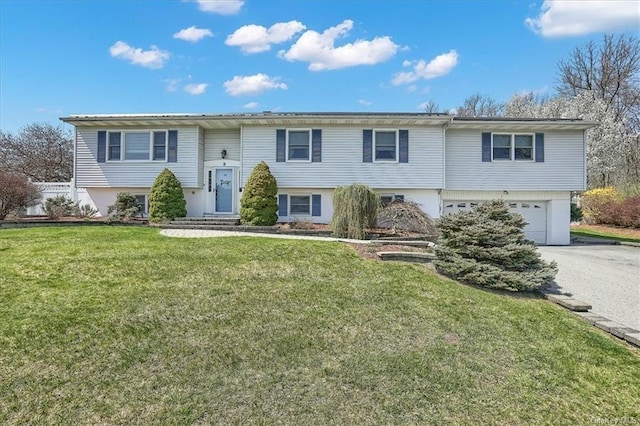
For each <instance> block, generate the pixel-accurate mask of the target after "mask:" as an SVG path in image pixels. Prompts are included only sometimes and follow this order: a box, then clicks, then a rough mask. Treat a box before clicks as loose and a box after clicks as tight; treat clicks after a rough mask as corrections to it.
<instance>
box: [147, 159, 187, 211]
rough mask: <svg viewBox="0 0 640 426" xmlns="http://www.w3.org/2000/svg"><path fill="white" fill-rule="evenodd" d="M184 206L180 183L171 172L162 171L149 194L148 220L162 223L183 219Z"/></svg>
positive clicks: (185, 204)
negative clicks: (177, 218)
mask: <svg viewBox="0 0 640 426" xmlns="http://www.w3.org/2000/svg"><path fill="white" fill-rule="evenodd" d="M186 206H187V202H186V201H185V199H184V192H183V191H182V185H181V184H180V181H179V180H178V178H177V177H176V175H174V174H173V172H171V170H169V169H164V170H163V171H162V173H160V174H159V175H158V177H157V178H156V180H155V182H153V186H152V187H151V192H150V193H149V220H150V221H151V222H162V221H164V220H173V219H175V218H176V217H184V216H186V215H187V209H186Z"/></svg>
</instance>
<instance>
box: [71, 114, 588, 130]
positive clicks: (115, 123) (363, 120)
mask: <svg viewBox="0 0 640 426" xmlns="http://www.w3.org/2000/svg"><path fill="white" fill-rule="evenodd" d="M60 120H62V121H64V122H65V123H70V124H73V125H76V126H83V127H85V126H86V127H131V126H150V127H152V126H163V127H166V126H169V127H172V126H176V127H177V126H200V127H203V128H205V129H232V128H239V127H241V126H274V125H275V126H314V125H347V126H351V125H357V126H447V127H448V128H456V129H480V128H482V129H487V128H491V129H492V130H495V131H500V130H509V129H517V128H524V127H526V128H532V127H534V128H544V129H556V130H583V129H588V128H590V127H593V126H596V125H597V124H598V122H595V121H584V120H581V119H559V118H544V119H540V118H505V117H452V116H450V115H448V114H434V113H403V112H276V113H274V112H271V111H264V112H261V113H241V114H184V113H162V114H153V113H150V114H93V115H89V114H78V115H69V116H67V117H60ZM488 124H490V126H488Z"/></svg>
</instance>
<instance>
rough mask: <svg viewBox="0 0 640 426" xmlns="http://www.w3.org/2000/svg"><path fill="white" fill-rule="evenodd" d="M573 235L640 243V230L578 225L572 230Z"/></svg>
mask: <svg viewBox="0 0 640 426" xmlns="http://www.w3.org/2000/svg"><path fill="white" fill-rule="evenodd" d="M571 233H572V234H574V235H579V236H583V237H595V238H606V239H609V240H615V241H629V242H634V243H640V229H633V228H616V227H613V226H604V225H578V226H573V227H572V228H571Z"/></svg>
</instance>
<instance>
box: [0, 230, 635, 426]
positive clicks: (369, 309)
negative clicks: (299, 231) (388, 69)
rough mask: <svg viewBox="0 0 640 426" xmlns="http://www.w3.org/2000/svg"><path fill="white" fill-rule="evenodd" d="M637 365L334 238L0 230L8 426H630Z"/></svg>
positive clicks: (584, 330)
mask: <svg viewBox="0 0 640 426" xmlns="http://www.w3.org/2000/svg"><path fill="white" fill-rule="evenodd" d="M638 383H640V357H639V356H638V352H637V351H634V350H631V349H629V348H628V347H625V346H624V345H623V344H621V343H619V342H618V341H615V339H613V338H611V337H608V336H606V335H604V334H603V333H600V332H598V331H596V330H594V329H593V328H592V327H591V326H589V325H588V324H587V323H586V322H583V321H582V320H580V319H578V318H576V317H574V316H573V315H571V314H569V313H567V312H565V311H564V310H563V309H562V308H559V307H557V306H556V305H554V304H552V303H550V302H547V301H545V300H543V299H541V298H538V297H535V296H522V297H516V296H513V295H506V294H497V293H493V292H488V291H482V290H478V289H474V288H469V287H466V286H462V285H459V284H457V283H455V282H452V281H449V280H446V279H442V278H441V277H439V276H437V275H435V274H434V273H431V272H429V271H428V270H426V269H425V268H423V267H420V266H416V265H411V264H403V263H382V262H376V261H372V260H366V259H363V258H361V257H359V256H358V255H357V254H356V252H355V251H354V250H353V249H352V248H351V247H349V246H347V245H343V244H340V243H330V242H311V241H292V240H276V239H267V238H246V237H243V238H222V239H173V238H167V237H163V236H161V235H159V234H158V231H157V230H153V229H148V228H137V227H136V228H129V227H122V228H118V227H96V228H93V227H91V228H88V227H87V228H84V227H82V228H43V229H15V230H0V423H2V424H6V423H20V424H25V423H29V424H41V423H46V424H87V423H91V424H95V423H109V424H113V423H118V424H123V423H135V424H191V423H203V424H209V423H249V424H253V423H276V422H279V423H286V424H290V423H297V424H326V423H334V424H354V423H357V424H362V423H383V424H389V423H395V424H406V423H414V424H415V423H433V424H443V423H459V424H487V423H493V424H522V423H528V424H539V423H542V424H545V423H546V424H584V423H589V422H593V421H595V420H594V419H596V420H597V419H609V420H611V419H633V420H636V421H640V418H639V417H638V416H639V409H638V401H640V387H639V386H638Z"/></svg>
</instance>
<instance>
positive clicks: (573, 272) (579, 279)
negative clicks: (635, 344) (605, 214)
mask: <svg viewBox="0 0 640 426" xmlns="http://www.w3.org/2000/svg"><path fill="white" fill-rule="evenodd" d="M539 250H540V253H541V254H542V257H543V258H544V259H547V260H555V261H556V262H558V268H559V272H558V275H557V276H556V284H557V290H558V291H559V292H560V293H563V294H569V295H571V296H572V297H574V298H575V299H578V300H580V301H583V302H586V303H589V304H590V305H591V306H593V309H592V310H591V312H594V313H596V314H599V315H602V316H603V317H606V318H608V319H610V320H613V321H616V322H619V323H621V324H624V325H626V326H627V327H632V328H635V329H636V330H640V248H638V247H629V246H610V245H574V246H564V247H552V246H542V247H539Z"/></svg>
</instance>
